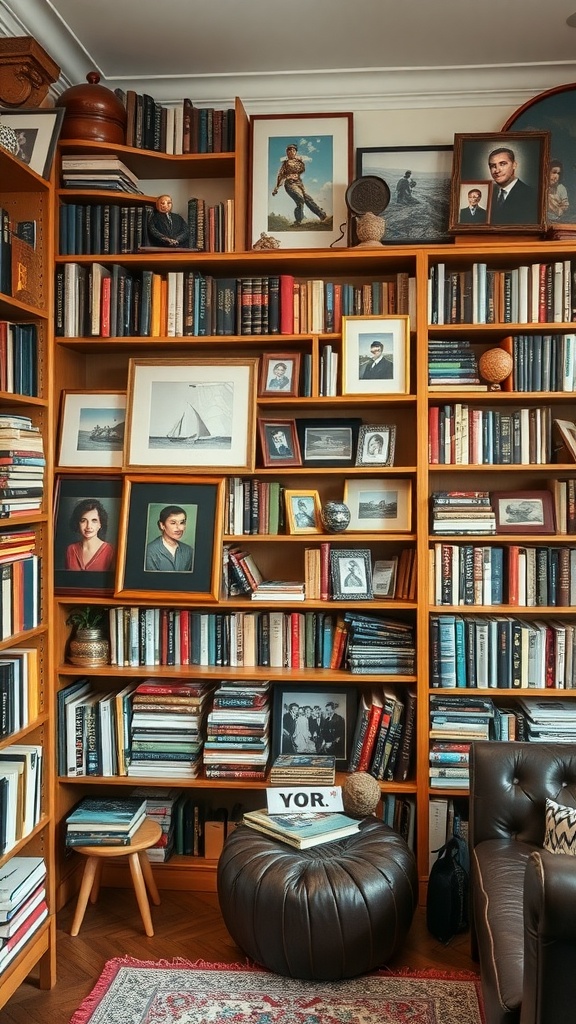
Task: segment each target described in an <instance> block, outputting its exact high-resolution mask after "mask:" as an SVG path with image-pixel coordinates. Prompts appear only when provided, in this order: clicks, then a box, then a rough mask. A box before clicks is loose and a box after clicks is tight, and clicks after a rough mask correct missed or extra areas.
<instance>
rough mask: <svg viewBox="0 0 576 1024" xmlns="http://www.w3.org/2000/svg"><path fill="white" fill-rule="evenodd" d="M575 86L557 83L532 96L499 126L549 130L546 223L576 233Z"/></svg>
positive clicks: (527, 129) (514, 128)
mask: <svg viewBox="0 0 576 1024" xmlns="http://www.w3.org/2000/svg"><path fill="white" fill-rule="evenodd" d="M575 101H576V85H574V84H572V85H559V86H556V87H555V88H554V89H547V90H546V91H545V92H541V93H539V94H538V96H534V97H533V98H532V99H531V100H528V101H527V102H526V103H524V104H523V105H522V106H521V107H519V108H518V110H516V111H515V112H514V113H513V114H512V115H511V116H510V117H509V118H508V120H507V121H506V124H504V125H503V127H502V131H503V132H506V133H508V132H517V131H525V132H534V131H545V132H546V131H547V132H549V133H550V160H549V163H548V168H547V171H545V175H546V179H545V181H544V191H545V194H546V211H545V213H546V225H547V227H548V229H549V231H550V232H551V234H552V237H554V228H555V227H557V228H558V229H559V230H562V229H564V230H571V231H574V232H576V142H575V140H574V102H575Z"/></svg>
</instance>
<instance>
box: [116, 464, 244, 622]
mask: <svg viewBox="0 0 576 1024" xmlns="http://www.w3.org/2000/svg"><path fill="white" fill-rule="evenodd" d="M223 504H224V480H223V478H215V477H214V478H210V477H199V478H197V479H194V478H191V477H170V478H169V479H166V477H135V476H128V477H125V479H124V489H123V492H122V510H121V530H120V546H119V551H118V568H117V575H116V589H115V595H116V597H122V598H128V599H136V600H138V599H139V598H146V597H151V596H154V597H156V598H157V599H165V600H171V599H174V598H176V599H177V600H179V601H186V602H188V601H200V600H202V601H205V602H211V601H216V600H217V598H218V593H219V588H220V574H221V568H222V515H223Z"/></svg>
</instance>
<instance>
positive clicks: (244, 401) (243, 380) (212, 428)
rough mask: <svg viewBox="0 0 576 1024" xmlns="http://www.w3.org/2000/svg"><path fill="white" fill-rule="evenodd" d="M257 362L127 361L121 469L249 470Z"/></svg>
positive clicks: (250, 359)
mask: <svg viewBox="0 0 576 1024" xmlns="http://www.w3.org/2000/svg"><path fill="white" fill-rule="evenodd" d="M257 369H258V359H257V358H252V357H246V358H235V357H230V358H229V359H192V358H189V359H131V360H130V363H129V367H128V402H127V417H126V424H127V426H126V435H127V438H126V445H125V460H124V465H125V468H126V469H131V470H138V469H142V468H148V469H149V468H151V467H153V466H163V467H171V468H179V469H181V470H183V471H184V472H190V473H197V472H207V473H208V472H210V473H213V472H214V470H215V469H219V468H222V469H228V470H234V472H237V473H245V472H250V471H251V470H252V469H253V468H254V454H255V433H256V432H255V415H256V386H257V380H256V374H257Z"/></svg>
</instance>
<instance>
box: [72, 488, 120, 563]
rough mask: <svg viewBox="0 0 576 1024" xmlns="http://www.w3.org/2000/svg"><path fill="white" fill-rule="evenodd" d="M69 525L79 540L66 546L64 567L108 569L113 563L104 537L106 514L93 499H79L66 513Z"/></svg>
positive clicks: (111, 554)
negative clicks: (71, 509)
mask: <svg viewBox="0 0 576 1024" xmlns="http://www.w3.org/2000/svg"><path fill="white" fill-rule="evenodd" d="M70 528H71V530H73V531H74V532H75V533H78V534H79V535H80V540H78V541H75V542H74V543H73V544H69V545H68V547H67V548H66V569H72V570H73V571H82V570H83V571H85V572H108V571H109V570H110V569H112V568H113V566H114V558H115V554H116V552H115V550H114V548H113V546H112V544H109V543H108V541H107V540H105V539H104V538H105V536H106V531H107V529H108V513H107V511H106V509H105V508H104V506H103V505H102V503H101V502H100V501H97V500H96V499H95V498H83V499H82V501H79V502H78V503H77V505H75V507H74V510H73V512H72V515H71V516H70Z"/></svg>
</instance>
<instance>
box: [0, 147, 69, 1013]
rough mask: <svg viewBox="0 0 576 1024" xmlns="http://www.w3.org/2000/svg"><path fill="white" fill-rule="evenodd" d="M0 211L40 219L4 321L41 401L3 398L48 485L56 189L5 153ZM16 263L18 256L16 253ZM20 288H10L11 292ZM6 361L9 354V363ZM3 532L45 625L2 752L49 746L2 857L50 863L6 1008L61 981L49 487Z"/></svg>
mask: <svg viewBox="0 0 576 1024" xmlns="http://www.w3.org/2000/svg"><path fill="white" fill-rule="evenodd" d="M0 182H1V183H2V184H1V186H0V207H2V208H3V209H4V210H5V211H7V213H8V215H9V219H10V224H11V228H12V230H15V227H16V224H17V223H18V222H20V221H34V222H35V230H36V257H37V260H36V264H37V265H36V266H35V270H34V273H31V274H30V278H29V280H28V281H27V284H28V294H26V295H23V298H25V299H26V301H21V299H19V298H13V297H12V296H11V294H3V293H0V319H2V320H4V321H7V322H9V323H24V322H27V323H33V324H35V325H36V331H37V339H38V344H37V371H38V389H37V397H26V396H24V395H19V394H13V393H11V392H8V391H2V392H0V410H1V412H2V413H3V414H10V413H11V414H16V415H24V416H28V417H30V419H31V420H32V422H33V424H34V425H35V426H37V427H38V428H39V429H40V431H41V433H42V437H43V445H44V451H45V454H46V459H47V465H46V480H47V481H50V480H51V476H52V462H51V452H52V447H53V436H52V420H51V417H50V414H49V406H50V401H51V396H52V390H53V382H52V337H53V325H52V312H53V273H52V268H53V259H54V244H53V236H54V189H53V185H52V182H49V181H46V180H45V179H44V178H42V177H40V176H39V175H38V174H36V173H35V172H34V171H32V170H31V169H30V168H29V167H28V166H27V165H25V164H23V163H22V162H20V161H19V160H17V159H16V158H14V157H12V156H11V155H10V154H9V153H7V152H6V151H5V150H4V149H0ZM13 259H14V260H16V253H13ZM14 290H15V289H13V288H11V289H10V291H14ZM2 358H3V359H4V358H5V354H4V355H3V357H2ZM2 527H3V528H2V530H1V532H2V533H4V532H5V530H4V528H5V529H6V531H7V532H10V531H11V530H13V529H14V528H21V527H24V528H26V529H28V528H29V529H31V530H33V532H34V535H35V542H34V543H35V550H36V554H37V555H38V556H39V558H40V560H41V561H40V566H41V568H40V578H39V580H38V584H39V590H40V595H39V596H40V612H39V615H38V621H39V624H38V625H37V626H36V627H35V628H34V629H28V630H26V631H23V632H17V633H15V634H14V635H11V636H8V637H7V638H6V639H4V640H2V641H1V642H0V659H1V658H2V657H3V656H4V655H3V652H6V651H8V650H10V649H18V648H35V649H36V650H37V652H38V654H37V663H38V669H39V672H38V685H37V687H35V692H34V693H30V694H29V696H30V697H31V699H32V703H31V705H30V715H29V716H28V717H29V721H28V724H27V725H25V726H24V727H23V728H21V729H19V730H18V731H16V732H13V733H12V734H11V735H6V736H4V737H3V738H2V739H0V751H5V750H6V748H7V747H10V746H11V745H13V744H25V745H26V744H27V745H30V744H34V745H40V746H41V747H42V748H43V756H42V761H43V769H42V792H41V807H40V813H39V819H38V821H37V824H36V825H35V826H34V828H33V829H32V831H31V832H29V834H28V835H24V837H23V838H21V839H20V840H18V841H17V842H16V845H15V846H13V847H12V849H10V850H8V851H7V852H6V853H5V854H4V856H2V857H1V858H0V864H2V865H6V864H7V863H8V862H9V861H10V859H11V858H12V857H14V856H23V857H43V858H44V860H45V862H46V867H47V880H46V891H47V903H48V917H47V918H46V919H45V920H44V921H43V923H42V924H41V925H40V927H39V928H38V929H37V930H36V931H34V932H33V934H32V935H31V937H30V939H29V940H28V941H27V942H26V943H25V944H24V945H23V946H22V948H21V950H20V951H19V952H18V953H17V955H16V956H15V957H14V959H12V960H11V961H10V962H9V963H8V965H7V966H6V968H5V969H4V970H3V971H2V973H1V974H0V982H1V986H0V991H1V995H0V1004H1V1005H4V1003H5V1002H6V1001H7V1000H8V999H9V998H10V996H11V995H12V993H13V992H14V991H15V990H16V989H17V988H18V986H19V985H20V984H21V983H22V981H23V980H24V979H25V978H26V977H27V975H28V974H30V972H31V971H32V970H33V969H34V968H38V969H39V981H40V985H41V987H42V988H51V987H52V986H53V985H54V983H55V981H56V946H55V939H56V918H55V872H54V849H55V847H54V779H55V771H54V731H53V725H54V718H53V707H54V698H53V686H52V678H53V675H52V667H51V646H50V636H49V633H50V629H49V623H50V608H51V594H52V584H51V581H52V540H51V517H50V487H49V485H48V484H46V485H45V489H44V497H43V504H42V508H41V510H40V511H38V512H29V513H21V514H20V515H18V517H17V518H14V517H12V518H6V519H3V520H2Z"/></svg>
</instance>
